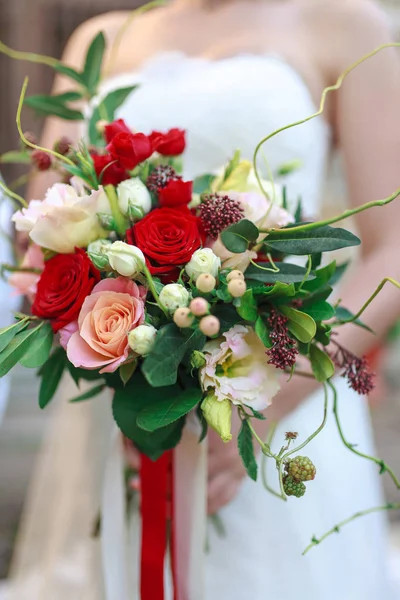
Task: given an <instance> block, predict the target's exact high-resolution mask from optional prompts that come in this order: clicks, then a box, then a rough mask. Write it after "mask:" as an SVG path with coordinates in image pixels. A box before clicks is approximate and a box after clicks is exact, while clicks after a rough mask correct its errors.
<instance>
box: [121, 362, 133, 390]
mask: <svg viewBox="0 0 400 600" xmlns="http://www.w3.org/2000/svg"><path fill="white" fill-rule="evenodd" d="M136 367H137V361H135V360H133V361H132V362H128V363H125V364H124V365H121V366H120V368H119V376H120V377H121V381H122V383H123V384H124V385H126V384H127V383H128V381H129V380H130V378H131V377H132V375H133V374H134V372H135V371H136Z"/></svg>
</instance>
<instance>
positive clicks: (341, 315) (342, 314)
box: [336, 306, 374, 333]
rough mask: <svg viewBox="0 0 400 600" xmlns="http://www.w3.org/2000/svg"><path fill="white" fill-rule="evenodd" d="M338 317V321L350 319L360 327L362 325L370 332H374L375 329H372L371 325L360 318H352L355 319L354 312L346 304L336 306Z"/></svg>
mask: <svg viewBox="0 0 400 600" xmlns="http://www.w3.org/2000/svg"><path fill="white" fill-rule="evenodd" d="M336 318H337V320H338V321H349V322H351V323H353V324H354V325H358V327H361V328H362V329H365V330H366V331H369V332H370V333H374V331H373V329H371V327H368V325H366V324H365V323H363V321H360V319H356V320H355V321H353V320H352V319H354V313H352V312H351V311H350V310H348V309H347V308H345V307H344V306H337V307H336Z"/></svg>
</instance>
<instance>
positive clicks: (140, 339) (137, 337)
mask: <svg viewBox="0 0 400 600" xmlns="http://www.w3.org/2000/svg"><path fill="white" fill-rule="evenodd" d="M156 335H157V329H156V328H155V327H153V326H152V325H139V326H138V327H136V328H135V329H132V331H130V332H129V333H128V344H129V347H130V349H131V350H133V352H136V354H140V355H141V356H145V355H146V354H149V352H150V351H151V350H152V349H153V346H154V343H155V340H156Z"/></svg>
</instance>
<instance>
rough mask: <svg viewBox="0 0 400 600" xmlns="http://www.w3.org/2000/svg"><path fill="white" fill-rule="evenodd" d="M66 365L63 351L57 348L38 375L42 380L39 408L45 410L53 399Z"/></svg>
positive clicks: (66, 361) (65, 356)
mask: <svg viewBox="0 0 400 600" xmlns="http://www.w3.org/2000/svg"><path fill="white" fill-rule="evenodd" d="M67 363H68V360H67V355H66V353H65V350H64V349H63V348H57V349H56V350H54V352H53V353H52V354H51V356H50V358H49V359H48V360H47V361H46V362H45V363H44V365H43V366H42V367H41V369H40V371H39V373H38V375H39V376H40V377H41V379H42V381H41V383H40V390H39V406H40V408H45V407H46V406H47V405H48V403H49V402H50V401H51V400H52V398H53V397H54V394H55V393H56V391H57V388H58V385H59V383H60V381H61V377H62V376H63V373H64V369H65V367H66V365H67Z"/></svg>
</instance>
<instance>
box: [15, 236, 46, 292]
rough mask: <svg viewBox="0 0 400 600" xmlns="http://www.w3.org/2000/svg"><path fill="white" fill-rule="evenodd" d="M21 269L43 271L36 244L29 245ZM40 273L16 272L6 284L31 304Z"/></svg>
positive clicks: (40, 254)
mask: <svg viewBox="0 0 400 600" xmlns="http://www.w3.org/2000/svg"><path fill="white" fill-rule="evenodd" d="M21 267H23V268H26V269H40V270H41V271H42V270H43V269H44V260H43V252H42V251H41V249H40V248H39V246H37V245H36V244H31V245H30V246H29V248H28V250H27V252H26V254H25V256H24V259H23V261H22V263H21ZM39 279H40V273H24V272H18V271H16V272H15V273H13V274H12V275H11V276H10V277H9V278H8V283H9V284H10V285H11V286H12V287H13V288H15V291H16V293H17V294H21V295H22V296H26V297H27V298H28V299H29V301H30V302H33V301H34V299H35V295H36V286H37V282H38V281H39Z"/></svg>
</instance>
